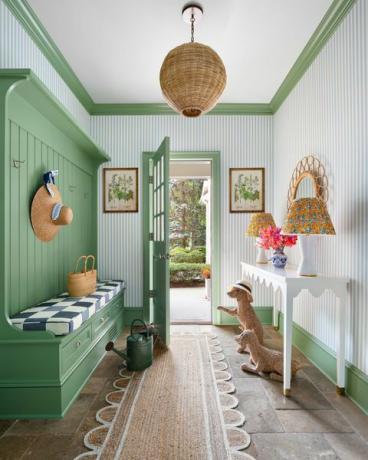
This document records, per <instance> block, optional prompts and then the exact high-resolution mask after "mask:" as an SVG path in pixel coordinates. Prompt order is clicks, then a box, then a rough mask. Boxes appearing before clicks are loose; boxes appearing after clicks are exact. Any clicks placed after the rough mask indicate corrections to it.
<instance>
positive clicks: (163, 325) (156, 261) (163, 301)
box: [149, 137, 170, 345]
mask: <svg viewBox="0 0 368 460" xmlns="http://www.w3.org/2000/svg"><path fill="white" fill-rule="evenodd" d="M150 162H151V164H150V173H151V175H150V177H151V179H150V181H149V182H150V186H149V189H150V200H149V204H150V222H151V231H150V235H151V237H150V239H151V258H152V260H151V263H150V268H151V271H152V273H151V276H150V278H151V282H152V307H153V309H152V310H153V322H154V323H155V324H156V325H157V326H158V329H159V334H160V337H161V338H162V340H163V342H164V344H166V345H168V344H169V341H170V279H169V278H170V274H169V215H168V211H169V168H170V140H169V138H168V137H165V139H164V140H163V142H162V144H161V145H160V147H159V148H158V150H157V152H155V153H154V154H153V155H152V157H151V159H150Z"/></svg>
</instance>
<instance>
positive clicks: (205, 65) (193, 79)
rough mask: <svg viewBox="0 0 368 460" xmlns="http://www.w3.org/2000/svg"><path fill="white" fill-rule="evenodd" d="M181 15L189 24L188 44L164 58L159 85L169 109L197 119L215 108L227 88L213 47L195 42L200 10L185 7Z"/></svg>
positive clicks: (220, 64)
mask: <svg viewBox="0 0 368 460" xmlns="http://www.w3.org/2000/svg"><path fill="white" fill-rule="evenodd" d="M182 14H183V18H184V21H186V22H189V23H190V24H191V41H190V43H184V44H183V45H180V46H177V47H176V48H174V49H172V50H171V51H170V52H169V53H168V55H167V56H166V57H165V59H164V62H163V63H162V66H161V71H160V85H161V89H162V93H163V95H164V97H165V99H166V101H167V103H168V104H169V106H170V107H172V108H173V109H174V110H176V111H177V112H179V113H181V114H183V115H184V116H186V117H198V116H200V115H202V114H204V113H206V112H208V111H209V110H211V109H212V108H213V107H214V106H215V105H216V103H217V101H218V98H219V97H220V96H221V94H222V92H223V90H224V88H225V85H226V70H225V66H224V64H223V62H222V60H221V58H220V56H219V55H218V54H217V53H216V52H215V51H214V50H213V49H212V48H210V47H209V46H206V45H202V44H201V43H196V42H195V41H194V23H195V21H196V20H198V19H199V18H200V17H201V16H202V14H203V9H202V7H201V6H200V5H198V4H190V5H186V6H185V7H184V8H183V11H182Z"/></svg>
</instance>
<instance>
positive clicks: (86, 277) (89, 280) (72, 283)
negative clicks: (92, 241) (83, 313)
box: [67, 255, 97, 297]
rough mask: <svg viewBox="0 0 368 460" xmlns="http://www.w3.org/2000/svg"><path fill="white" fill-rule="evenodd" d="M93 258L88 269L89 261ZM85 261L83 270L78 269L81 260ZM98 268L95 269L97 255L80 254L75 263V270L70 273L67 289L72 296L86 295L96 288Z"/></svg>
mask: <svg viewBox="0 0 368 460" xmlns="http://www.w3.org/2000/svg"><path fill="white" fill-rule="evenodd" d="M89 259H91V260H92V266H91V268H90V269H89V270H88V269H87V262H88V260H89ZM81 260H82V261H83V266H82V271H80V272H79V271H78V266H79V263H80V261H81ZM96 282H97V270H95V257H94V256H93V255H89V256H80V257H79V259H78V260H77V263H76V265H75V270H74V272H70V273H68V279H67V289H68V292H69V295H70V296H71V297H84V296H86V295H89V294H91V293H92V292H94V291H95V290H96Z"/></svg>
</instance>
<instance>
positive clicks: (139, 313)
mask: <svg viewBox="0 0 368 460" xmlns="http://www.w3.org/2000/svg"><path fill="white" fill-rule="evenodd" d="M134 319H143V307H124V326H125V327H128V328H129V327H130V325H131V324H132V321H133V320H134Z"/></svg>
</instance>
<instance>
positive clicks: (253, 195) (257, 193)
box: [229, 168, 265, 212]
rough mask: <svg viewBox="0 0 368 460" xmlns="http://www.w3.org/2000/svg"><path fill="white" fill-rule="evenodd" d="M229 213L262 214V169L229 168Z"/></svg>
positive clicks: (263, 187) (263, 194)
mask: <svg viewBox="0 0 368 460" xmlns="http://www.w3.org/2000/svg"><path fill="white" fill-rule="evenodd" d="M229 173H230V174H229V179H230V190H229V208H230V212H264V210H265V184H264V181H265V170H264V168H230V171H229Z"/></svg>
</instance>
